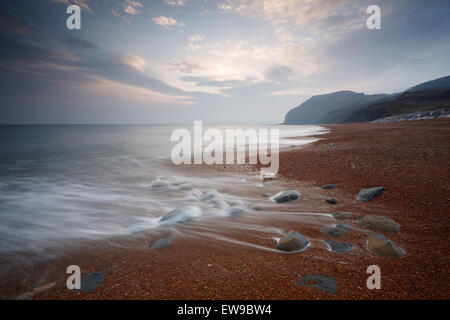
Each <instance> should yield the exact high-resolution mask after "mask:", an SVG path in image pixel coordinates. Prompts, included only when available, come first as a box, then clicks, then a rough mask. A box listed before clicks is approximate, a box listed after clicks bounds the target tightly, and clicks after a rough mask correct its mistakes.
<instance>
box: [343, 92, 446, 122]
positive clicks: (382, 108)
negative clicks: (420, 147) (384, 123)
mask: <svg viewBox="0 0 450 320" xmlns="http://www.w3.org/2000/svg"><path fill="white" fill-rule="evenodd" d="M449 107H450V89H444V90H431V91H406V92H404V93H403V94H402V95H401V96H399V97H398V98H397V99H395V100H393V101H387V102H382V103H374V104H371V105H369V106H367V107H364V108H361V109H358V110H355V111H353V112H351V113H350V114H349V115H348V118H347V120H346V121H345V122H363V121H373V120H376V119H380V118H386V117H391V116H396V115H400V114H407V113H412V112H419V111H430V110H437V109H441V108H449Z"/></svg>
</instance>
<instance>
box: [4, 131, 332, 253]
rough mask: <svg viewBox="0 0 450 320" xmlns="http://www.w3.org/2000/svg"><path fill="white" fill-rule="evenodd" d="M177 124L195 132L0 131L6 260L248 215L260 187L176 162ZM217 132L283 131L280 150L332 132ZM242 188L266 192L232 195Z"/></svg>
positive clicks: (236, 176)
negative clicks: (164, 222) (168, 223)
mask: <svg viewBox="0 0 450 320" xmlns="http://www.w3.org/2000/svg"><path fill="white" fill-rule="evenodd" d="M213 127H214V126H206V127H205V130H206V129H208V128H213ZM178 128H185V129H187V130H189V131H191V132H192V131H193V126H192V125H178V126H174V125H170V126H169V125H13V126H12V125H11V126H10V125H3V126H0V255H2V256H4V254H7V253H14V254H15V255H16V256H17V257H18V256H27V255H29V253H30V252H32V253H36V254H38V255H39V254H40V253H45V252H50V251H52V252H57V250H58V248H61V247H65V248H67V246H68V245H70V244H73V243H77V242H79V241H82V240H89V241H91V240H94V241H95V240H102V239H108V238H111V237H121V236H129V235H131V234H134V233H137V232H142V231H148V230H151V229H154V228H159V227H160V226H161V217H163V216H164V215H165V214H167V213H168V212H171V211H172V210H182V211H183V212H184V213H185V214H186V215H189V216H190V217H192V218H194V219H202V218H204V217H208V218H209V219H211V218H213V217H215V216H222V217H223V216H226V215H227V214H229V210H230V208H231V207H236V206H240V207H242V208H243V210H244V211H245V210H250V209H251V206H252V205H254V203H255V202H257V200H258V199H256V198H258V197H259V198H261V193H262V192H263V189H262V188H263V182H262V181H261V180H260V179H259V178H258V177H254V178H251V179H249V178H248V176H246V175H244V174H242V173H236V174H230V173H226V172H224V173H220V172H218V171H214V173H210V172H208V170H204V171H198V170H197V171H196V170H190V169H189V166H186V165H184V166H182V167H177V166H175V165H174V164H173V163H172V162H171V150H172V148H173V147H174V145H175V144H176V142H173V141H171V134H172V133H173V131H174V130H175V129H178ZM214 128H219V130H222V131H225V129H227V128H242V129H244V130H246V129H249V128H253V129H256V130H259V129H268V130H271V129H278V130H279V133H280V148H281V149H283V148H291V147H293V146H295V147H299V146H301V145H305V144H308V143H311V142H314V141H316V140H317V139H318V138H317V137H311V136H312V135H315V136H317V135H320V134H324V133H326V132H327V129H325V128H322V127H319V126H281V125H265V126H261V125H260V126H218V127H214ZM205 166H206V165H205ZM242 184H249V185H252V186H254V187H255V188H259V187H261V191H258V192H259V193H258V194H257V196H250V195H245V194H237V195H236V194H233V192H232V190H234V189H235V188H236V186H237V185H242ZM227 190H230V192H228V191H227ZM258 190H260V189H258ZM252 197H253V198H252ZM265 201H270V200H265ZM208 221H210V222H208V223H210V224H214V221H213V220H208Z"/></svg>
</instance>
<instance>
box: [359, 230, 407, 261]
mask: <svg viewBox="0 0 450 320" xmlns="http://www.w3.org/2000/svg"><path fill="white" fill-rule="evenodd" d="M367 248H368V249H369V250H370V251H371V252H373V253H375V254H377V255H379V256H386V257H391V258H401V257H402V256H403V255H404V254H405V252H404V251H403V249H401V248H399V247H397V246H396V245H395V244H394V243H393V242H392V241H391V240H389V239H387V238H386V237H385V236H384V235H382V234H370V235H369V237H368V238H367Z"/></svg>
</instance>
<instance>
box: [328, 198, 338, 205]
mask: <svg viewBox="0 0 450 320" xmlns="http://www.w3.org/2000/svg"><path fill="white" fill-rule="evenodd" d="M325 201H326V202H328V203H330V204H338V203H339V200H338V199H336V198H327V199H325Z"/></svg>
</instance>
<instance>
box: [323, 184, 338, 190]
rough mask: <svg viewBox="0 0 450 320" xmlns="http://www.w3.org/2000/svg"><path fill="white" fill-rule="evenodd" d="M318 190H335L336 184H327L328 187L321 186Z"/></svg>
mask: <svg viewBox="0 0 450 320" xmlns="http://www.w3.org/2000/svg"><path fill="white" fill-rule="evenodd" d="M320 188H322V189H335V188H337V184H328V185H326V186H322V187H320Z"/></svg>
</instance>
